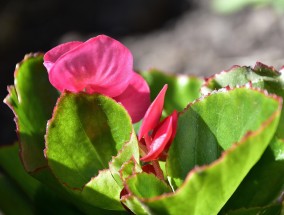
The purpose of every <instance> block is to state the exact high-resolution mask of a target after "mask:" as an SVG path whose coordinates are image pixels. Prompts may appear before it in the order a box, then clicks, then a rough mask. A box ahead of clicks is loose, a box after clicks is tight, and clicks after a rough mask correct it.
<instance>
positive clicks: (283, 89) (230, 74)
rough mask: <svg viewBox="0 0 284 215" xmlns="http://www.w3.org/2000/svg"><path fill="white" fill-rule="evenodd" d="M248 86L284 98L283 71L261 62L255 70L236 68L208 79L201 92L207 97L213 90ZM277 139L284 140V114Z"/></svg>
mask: <svg viewBox="0 0 284 215" xmlns="http://www.w3.org/2000/svg"><path fill="white" fill-rule="evenodd" d="M246 84H248V85H251V86H253V87H256V88H260V89H265V90H267V91H268V92H269V93H272V94H276V95H278V96H281V97H282V98H284V74H283V70H282V72H281V73H279V72H278V71H276V70H275V69H274V68H273V67H268V66H266V65H264V64H262V63H260V62H257V63H256V65H255V67H254V68H251V67H246V66H243V67H239V66H234V67H232V68H231V69H229V70H227V71H223V72H221V73H219V74H215V75H214V76H212V77H210V78H208V79H207V81H206V82H205V84H204V85H203V87H202V90H201V91H202V93H203V94H204V95H206V94H207V93H210V92H212V91H213V90H218V89H221V88H223V87H227V86H230V87H231V88H234V87H237V86H243V85H246ZM282 112H283V111H282ZM277 137H278V138H284V114H281V119H280V122H279V125H278V129H277Z"/></svg>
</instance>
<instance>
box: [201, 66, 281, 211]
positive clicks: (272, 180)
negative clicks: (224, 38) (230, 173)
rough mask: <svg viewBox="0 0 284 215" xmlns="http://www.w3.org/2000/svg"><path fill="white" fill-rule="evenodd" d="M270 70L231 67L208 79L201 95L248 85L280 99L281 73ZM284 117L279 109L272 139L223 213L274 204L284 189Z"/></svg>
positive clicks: (257, 67)
mask: <svg viewBox="0 0 284 215" xmlns="http://www.w3.org/2000/svg"><path fill="white" fill-rule="evenodd" d="M283 71H284V70H283V69H282V70H280V71H279V72H278V71H277V70H275V69H274V68H273V67H268V66H266V65H264V64H262V63H260V62H257V63H256V65H255V67H254V68H251V67H239V66H234V67H232V68H231V69H230V70H228V71H223V72H221V73H219V74H215V75H214V76H212V77H210V78H209V79H208V80H207V81H206V82H205V83H204V86H203V87H202V92H203V93H205V94H206V92H211V91H212V90H216V89H220V88H222V87H225V86H230V87H236V86H242V85H245V84H247V85H251V86H253V87H257V88H260V89H265V90H267V91H268V92H269V93H273V94H276V95H278V96H281V97H282V98H284V74H283ZM283 138H284V114H283V107H282V113H281V117H280V122H279V124H278V128H277V131H276V133H275V136H274V138H273V139H272V140H271V142H270V144H269V147H268V148H267V149H266V151H265V153H264V154H263V156H262V158H261V160H260V161H259V162H258V163H257V164H256V166H255V167H254V168H253V169H252V170H251V171H250V173H249V174H248V176H246V178H245V179H244V181H243V182H242V184H241V186H240V187H239V188H238V190H237V191H236V193H234V195H233V196H232V198H231V199H230V200H229V201H228V203H227V204H226V206H225V208H224V211H225V210H230V209H236V208H239V207H256V206H264V205H268V204H270V203H272V202H274V201H275V200H276V199H277V197H279V196H280V194H281V192H283V187H284V180H283V177H284V162H283V159H284V141H283V140H284V139H283Z"/></svg>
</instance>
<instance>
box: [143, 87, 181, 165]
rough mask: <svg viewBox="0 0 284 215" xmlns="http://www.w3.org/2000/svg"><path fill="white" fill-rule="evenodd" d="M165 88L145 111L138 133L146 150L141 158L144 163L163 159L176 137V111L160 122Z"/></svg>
mask: <svg viewBox="0 0 284 215" xmlns="http://www.w3.org/2000/svg"><path fill="white" fill-rule="evenodd" d="M167 87H168V86H167V85H165V86H164V87H163V89H162V90H161V92H160V93H159V94H158V96H157V97H156V99H155V100H154V101H153V103H152V104H151V106H150V107H149V109H148V110H147V112H146V114H145V117H144V120H143V123H142V126H141V129H140V132H139V136H138V139H139V141H141V140H142V141H144V143H145V145H146V149H147V153H146V155H145V156H144V157H142V158H141V160H142V161H145V162H148V161H153V160H157V159H159V158H160V159H164V158H165V155H166V152H167V151H168V149H169V147H170V145H171V143H172V141H173V139H174V137H175V135H176V129H177V119H178V114H177V111H174V112H173V113H172V114H171V115H170V116H168V117H166V118H165V119H164V120H163V121H162V122H160V118H161V115H162V111H163V106H164V99H165V94H166V90H167Z"/></svg>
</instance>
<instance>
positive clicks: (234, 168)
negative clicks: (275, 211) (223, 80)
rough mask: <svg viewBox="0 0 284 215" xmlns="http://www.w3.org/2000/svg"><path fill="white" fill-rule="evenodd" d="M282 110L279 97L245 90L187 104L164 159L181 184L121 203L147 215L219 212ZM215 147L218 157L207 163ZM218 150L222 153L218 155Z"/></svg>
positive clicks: (263, 145)
mask: <svg viewBox="0 0 284 215" xmlns="http://www.w3.org/2000/svg"><path fill="white" fill-rule="evenodd" d="M256 107H257V108H256ZM281 107H282V100H281V99H280V98H279V97H275V96H271V95H267V94H265V93H263V92H260V91H257V90H252V89H246V88H237V89H233V90H229V91H227V90H223V91H220V92H216V93H214V94H212V95H210V96H208V97H206V98H204V99H202V100H200V101H199V102H196V103H193V104H191V105H190V106H189V107H188V108H187V109H186V110H185V111H184V112H183V113H182V114H181V115H180V117H179V121H178V123H179V126H178V131H177V136H176V138H175V140H174V142H173V145H172V146H171V148H170V154H169V157H168V160H167V171H168V174H170V176H171V177H173V179H174V182H176V183H178V182H179V181H178V180H176V179H180V180H181V181H183V183H182V184H181V186H180V187H179V188H178V189H177V190H176V191H175V192H174V193H168V194H163V195H159V196H155V197H152V198H147V197H146V196H145V197H144V196H143V195H141V193H140V194H139V195H138V194H136V193H135V194H133V195H131V196H128V197H125V198H124V200H123V201H124V202H125V204H126V205H127V206H129V205H130V206H131V207H132V209H133V208H138V209H139V208H140V209H141V207H142V208H147V210H148V211H149V214H192V215H195V214H196V215H207V214H217V213H218V212H219V211H220V210H221V208H222V207H223V206H224V205H225V203H226V202H227V200H228V199H229V198H230V196H231V195H232V194H233V193H234V191H235V190H236V189H237V187H238V186H239V184H240V183H241V181H242V180H243V178H244V177H245V176H246V175H247V173H248V172H249V170H250V169H251V168H252V167H253V165H254V164H255V163H256V162H257V161H258V159H259V158H260V157H261V155H262V153H263V152H264V150H265V148H266V147H267V145H268V144H269V142H270V140H271V138H272V137H273V135H274V133H275V131H276V128H277V125H278V122H279V116H280V110H281ZM220 110H222V115H220ZM256 110H257V111H256ZM223 117H224V118H223ZM222 119H224V120H222ZM225 119H226V120H225ZM228 123H229V124H228ZM191 129H194V130H191ZM226 132H228V133H226ZM229 134H230V136H229ZM192 141H193V143H195V144H192V143H191V142H192ZM204 143H207V144H208V145H206V146H207V147H204ZM211 145H212V147H211ZM194 146H195V147H194ZM191 147H193V149H191ZM214 147H215V150H216V148H217V152H219V153H216V154H214V153H213V156H211V159H212V160H211V161H210V160H208V158H207V156H208V155H210V153H212V149H214ZM222 148H223V149H226V151H225V152H223V154H222V156H221V157H220V153H221V152H220V151H219V150H222ZM189 149H190V150H189ZM192 156H195V157H196V156H198V157H196V158H198V159H192ZM214 157H215V158H214ZM204 158H206V159H207V160H204ZM202 159H203V160H202ZM216 159H217V160H216ZM190 161H193V162H194V161H198V163H195V164H197V165H198V166H194V163H193V166H191V165H188V164H189V163H190ZM206 164H208V165H206ZM148 197H149V196H148ZM201 200H202V201H201ZM181 202H182V204H181ZM133 205H134V206H135V207H134V206H133ZM129 208H130V207H129ZM134 212H135V211H134Z"/></svg>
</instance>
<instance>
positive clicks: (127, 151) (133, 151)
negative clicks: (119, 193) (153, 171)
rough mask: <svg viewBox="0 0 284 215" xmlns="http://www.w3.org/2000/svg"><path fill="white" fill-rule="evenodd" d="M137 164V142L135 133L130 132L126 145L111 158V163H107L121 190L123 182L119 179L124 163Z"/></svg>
mask: <svg viewBox="0 0 284 215" xmlns="http://www.w3.org/2000/svg"><path fill="white" fill-rule="evenodd" d="M129 160H131V161H132V162H135V165H138V164H137V161H138V162H139V147H138V142H137V137H136V134H135V132H134V131H133V132H132V135H131V139H130V141H129V142H128V143H126V144H125V145H124V146H123V148H122V149H121V150H120V151H119V152H118V154H117V156H115V157H113V159H112V161H111V162H110V163H109V168H110V171H111V174H112V176H113V177H114V179H115V181H116V183H117V184H119V186H120V187H121V188H123V182H122V179H121V175H120V174H121V168H122V167H123V165H124V163H126V162H129Z"/></svg>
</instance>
